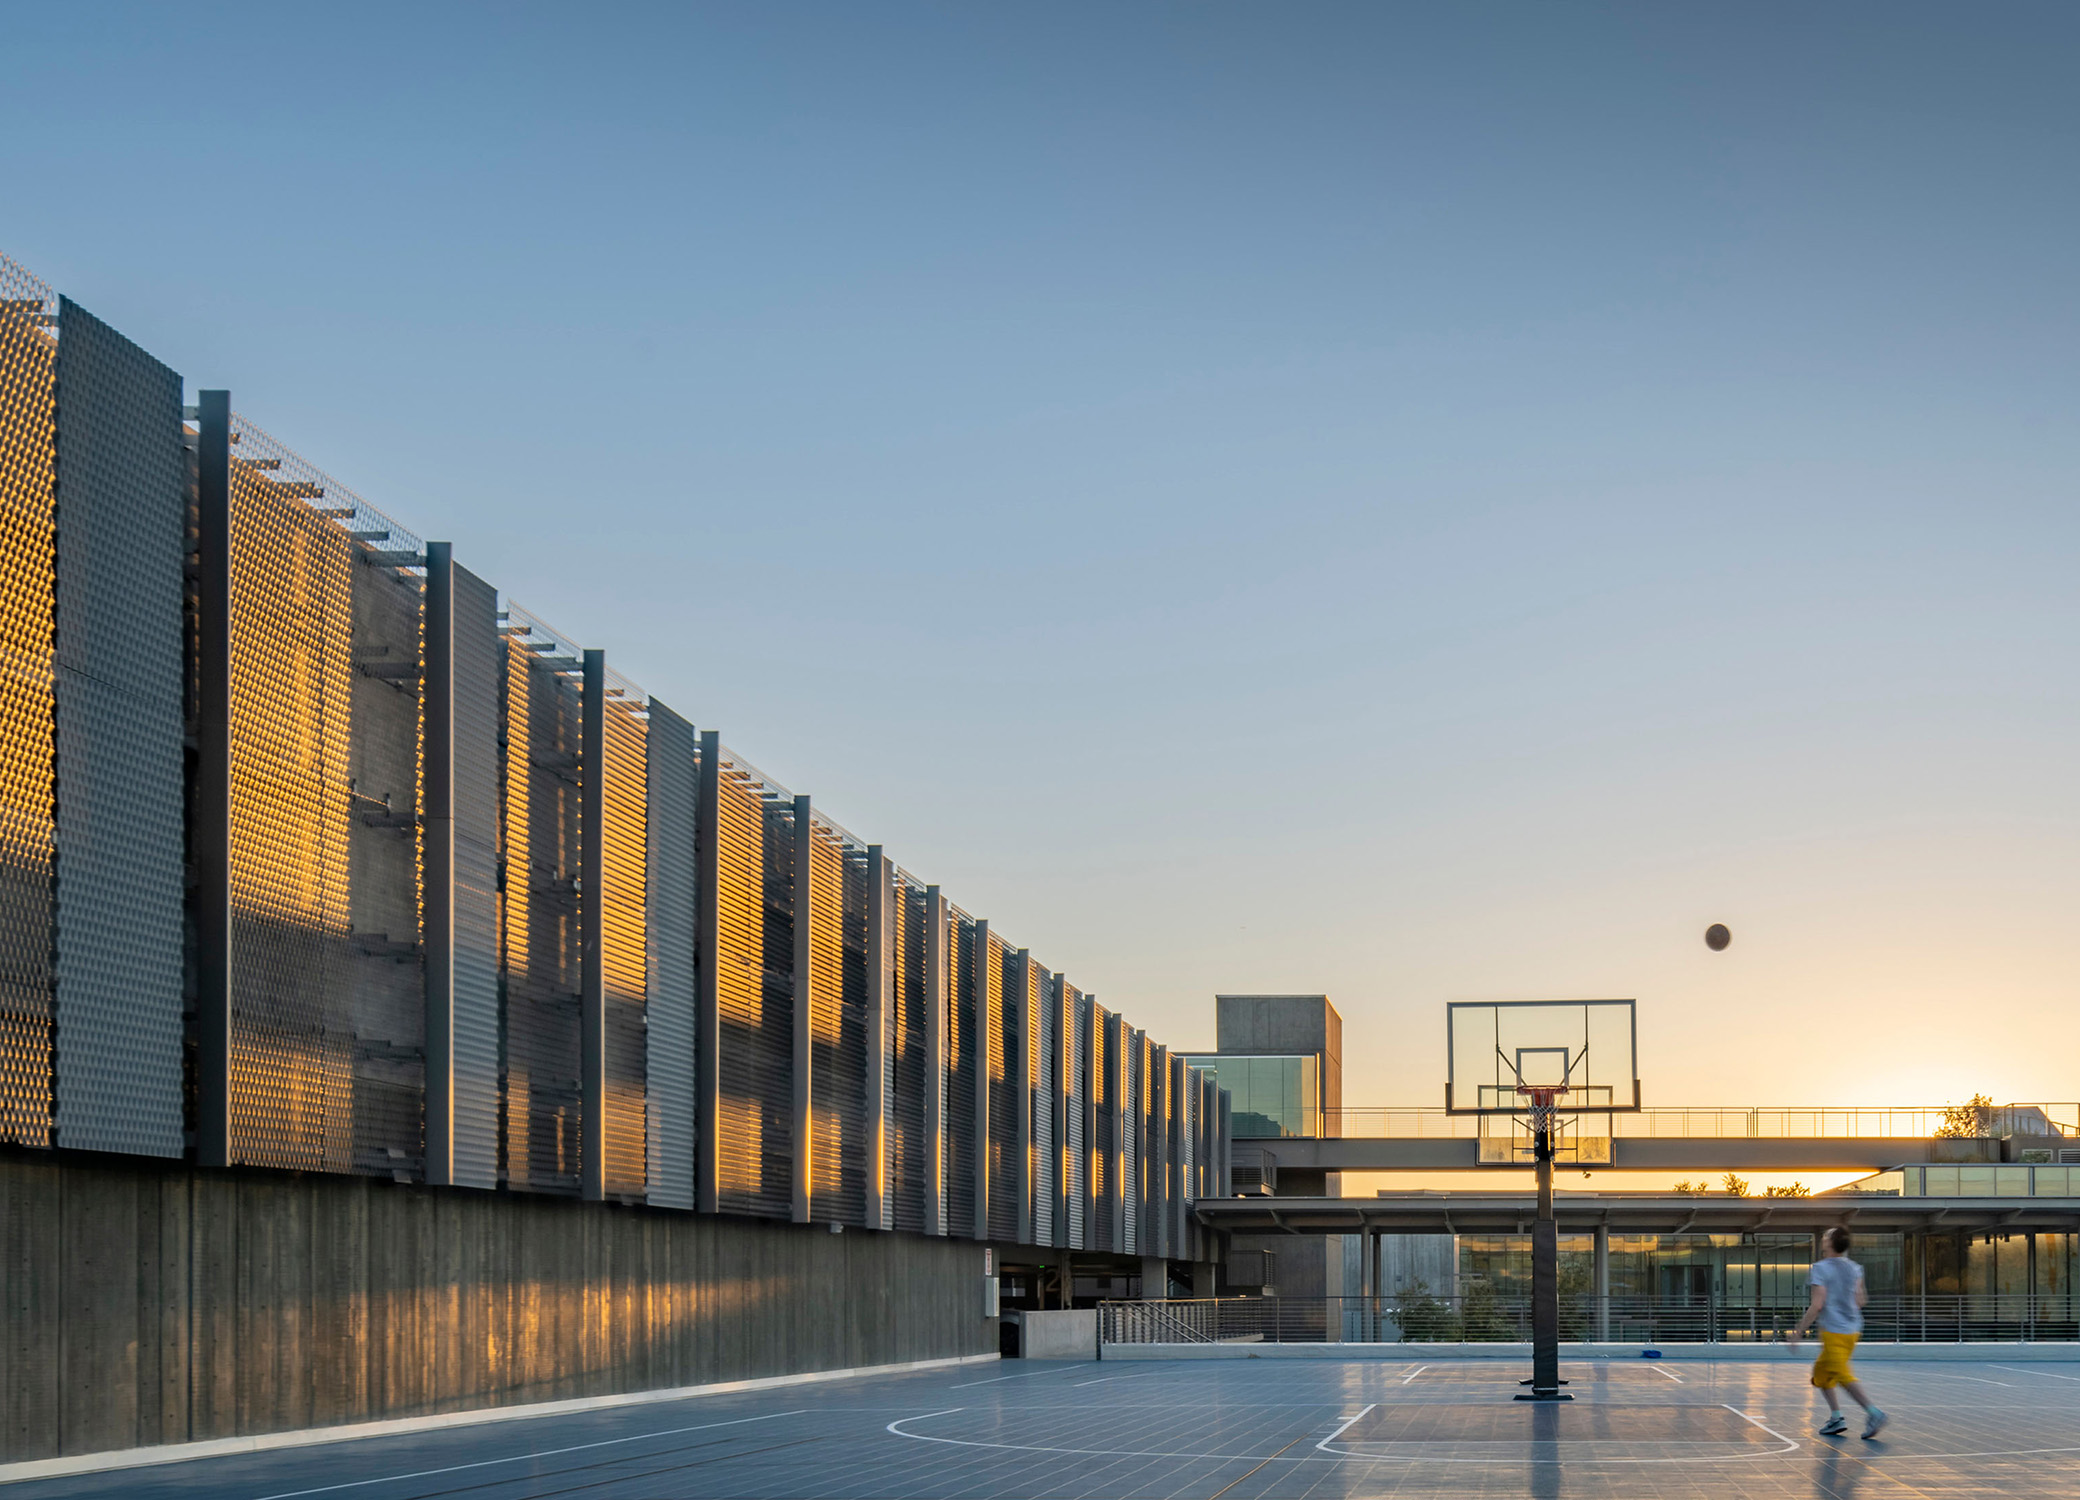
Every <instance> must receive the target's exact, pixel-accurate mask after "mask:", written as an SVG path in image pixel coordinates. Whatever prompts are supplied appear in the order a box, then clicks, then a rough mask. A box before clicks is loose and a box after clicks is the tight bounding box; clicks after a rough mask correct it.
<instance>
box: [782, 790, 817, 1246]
mask: <svg viewBox="0 0 2080 1500" xmlns="http://www.w3.org/2000/svg"><path fill="white" fill-rule="evenodd" d="M810 823H811V819H810V809H809V798H808V795H807V794H806V793H804V794H803V795H800V796H797V797H796V798H795V799H794V1095H793V1099H792V1109H791V1111H790V1113H789V1116H788V1118H789V1121H790V1123H791V1125H792V1127H793V1142H792V1144H793V1147H794V1150H793V1158H794V1206H793V1216H794V1222H795V1223H797V1224H806V1223H808V1222H809V1194H810V1189H811V1187H812V1186H813V1184H814V1183H815V1180H816V1178H815V1155H816V1111H815V1109H814V1107H813V1105H812V1103H811V1101H812V1099H813V1098H814V1095H813V1093H812V1092H811V1089H810V1086H809V1084H810V1079H809V1072H810V1069H811V1068H813V1067H814V1066H815V1064H816V1008H815V993H814V992H815V986H816V969H815V964H814V961H813V955H812V954H811V952H810V949H809V930H810V926H811V924H812V922H813V921H814V917H815V912H814V906H815V900H816V897H815V893H814V891H813V890H812V882H811V880H810V878H809V862H810V861H811V860H813V859H814V858H815V857H816V846H815V841H814V835H813V833H812V832H811V829H810Z"/></svg>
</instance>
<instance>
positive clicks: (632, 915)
mask: <svg viewBox="0 0 2080 1500" xmlns="http://www.w3.org/2000/svg"><path fill="white" fill-rule="evenodd" d="M649 723H650V716H649V705H648V700H647V699H646V698H645V697H643V696H642V694H641V690H640V689H638V688H636V687H635V686H634V685H633V684H630V683H627V682H624V681H622V680H621V679H619V678H617V677H616V676H615V675H614V674H612V673H608V674H607V701H606V725H605V729H606V734H605V748H606V765H605V767H604V768H603V775H604V777H605V781H606V785H605V793H606V796H605V803H606V827H605V830H604V838H605V846H604V848H603V850H602V856H603V859H602V863H603V868H604V874H605V889H604V890H603V891H601V892H600V915H601V924H600V939H601V943H600V950H601V970H602V973H603V977H604V979H605V990H604V997H605V1001H606V1018H605V1019H606V1042H607V1051H606V1075H607V1078H606V1082H607V1097H606V1116H607V1117H606V1146H607V1154H606V1164H607V1173H606V1188H607V1191H608V1192H609V1193H614V1194H619V1195H622V1196H627V1197H636V1196H640V1195H641V1194H642V1193H643V1192H644V1190H645V1188H646V1187H647V1186H648V1183H649V1177H650V1170H649V1163H648V1161H647V1159H646V1158H647V1155H648V1139H649V1106H648V1104H647V1102H646V1101H645V1098H644V1088H645V1078H644V1074H645V1067H644V1064H645V1054H646V1052H647V1050H648V1043H647V1040H646V1038H645V1036H644V1026H645V1015H644V1011H645V1008H646V1006H647V1004H648V1000H649V991H650V842H649V838H650V835H649V787H648V781H649V752H648V749H647V748H646V745H645V740H646V736H647V733H648V730H649Z"/></svg>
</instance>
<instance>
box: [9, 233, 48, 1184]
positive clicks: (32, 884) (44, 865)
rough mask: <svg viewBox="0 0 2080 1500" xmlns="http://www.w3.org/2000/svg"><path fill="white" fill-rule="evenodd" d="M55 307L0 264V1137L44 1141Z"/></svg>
mask: <svg viewBox="0 0 2080 1500" xmlns="http://www.w3.org/2000/svg"><path fill="white" fill-rule="evenodd" d="M56 312H57V307H56V304H55V302H54V300H53V299H52V297H51V294H50V290H49V288H47V287H45V286H44V285H43V284H42V283H41V282H39V281H37V280H36V279H35V278H34V277H32V276H30V275H29V274H28V273H27V272H26V271H24V270H22V268H21V267H19V266H17V265H16V264H15V263H14V262H13V261H11V260H7V259H5V258H4V257H0V665H4V666H5V669H6V670H4V671H0V1141H10V1142H20V1143H22V1144H25V1145H32V1146H44V1145H48V1144H50V1131H51V980H52V975H51V837H52V825H51V802H52V796H53V788H52V778H53V775H54V767H53V763H52V745H51V669H52V661H51V610H52V603H51V585H52V576H53V573H52V570H53V556H52V548H53V529H52V490H53V477H54V468H55V464H56V455H55V451H54V445H55V442H56V431H55V406H56V392H55V374H56V354H57V350H56V340H55V339H54V338H53V337H52V335H51V331H50V324H51V322H52V320H53V319H54V318H55V315H56Z"/></svg>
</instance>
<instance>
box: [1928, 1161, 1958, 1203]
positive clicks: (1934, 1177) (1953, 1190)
mask: <svg viewBox="0 0 2080 1500" xmlns="http://www.w3.org/2000/svg"><path fill="white" fill-rule="evenodd" d="M1921 1175H1922V1180H1923V1181H1924V1182H1925V1183H1926V1184H1927V1186H1925V1187H1924V1188H1923V1189H1922V1191H1923V1192H1925V1193H1926V1194H1928V1196H1929V1197H1931V1198H1955V1197H1956V1196H1957V1168H1955V1167H1923V1168H1922V1169H1921Z"/></svg>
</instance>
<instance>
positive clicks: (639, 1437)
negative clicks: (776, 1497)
mask: <svg viewBox="0 0 2080 1500" xmlns="http://www.w3.org/2000/svg"><path fill="white" fill-rule="evenodd" d="M956 1409H958V1408H956ZM809 1410H810V1408H808V1407H806V1406H804V1407H800V1408H797V1409H796V1410H794V1411H775V1412H767V1413H766V1414H765V1415H764V1416H762V1417H732V1418H731V1419H730V1420H729V1421H727V1422H703V1423H701V1424H700V1425H699V1426H698V1427H667V1428H663V1429H661V1430H659V1431H657V1432H638V1433H632V1434H630V1435H629V1436H627V1437H617V1438H602V1439H600V1440H599V1441H598V1442H596V1443H573V1444H571V1445H570V1446H569V1447H568V1448H544V1449H542V1450H541V1451H539V1452H537V1453H513V1454H508V1455H507V1456H506V1457H504V1458H481V1459H478V1460H477V1461H476V1462H475V1463H467V1464H449V1465H447V1466H446V1467H445V1468H440V1469H419V1470H416V1471H414V1472H413V1473H410V1474H384V1475H382V1476H380V1477H378V1478H375V1479H350V1480H348V1481H346V1482H345V1483H344V1484H321V1485H318V1486H316V1487H314V1488H312V1489H307V1490H282V1491H280V1492H279V1493H277V1494H273V1495H262V1496H261V1497H260V1500H296V1497H297V1496H299V1495H330V1494H332V1493H334V1492H335V1491H338V1490H358V1489H363V1488H365V1487H366V1486H368V1485H371V1484H401V1483H403V1482H404V1481H405V1480H407V1479H431V1478H433V1477H434V1476H435V1475H437V1474H460V1473H461V1472H463V1471H464V1470H465V1469H488V1468H491V1467H493V1466H494V1465H496V1464H517V1463H525V1462H526V1461H527V1460H528V1459H530V1458H554V1457H556V1456H557V1455H558V1454H561V1453H583V1452H585V1451H586V1450H587V1449H588V1448H612V1447H614V1446H615V1445H616V1444H618V1443H640V1442H643V1441H644V1440H645V1439H648V1438H661V1437H679V1436H682V1435H683V1434H685V1433H689V1432H708V1431H711V1430H713V1429H714V1428H717V1427H742V1426H743V1425H744V1424H745V1423H747V1422H771V1421H773V1420H774V1419H776V1418H778V1417H800V1416H806V1415H807V1414H808V1412H809Z"/></svg>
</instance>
